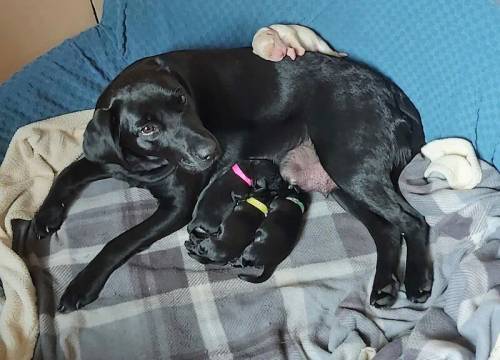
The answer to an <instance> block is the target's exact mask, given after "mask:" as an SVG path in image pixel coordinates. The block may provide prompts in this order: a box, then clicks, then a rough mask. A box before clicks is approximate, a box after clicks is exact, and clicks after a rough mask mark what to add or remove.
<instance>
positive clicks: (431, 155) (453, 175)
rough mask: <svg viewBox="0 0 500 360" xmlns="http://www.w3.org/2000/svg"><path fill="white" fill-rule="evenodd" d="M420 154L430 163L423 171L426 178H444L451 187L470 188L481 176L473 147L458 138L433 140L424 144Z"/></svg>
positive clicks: (477, 182)
mask: <svg viewBox="0 0 500 360" xmlns="http://www.w3.org/2000/svg"><path fill="white" fill-rule="evenodd" d="M421 152H422V154H423V155H424V156H425V157H426V158H428V159H429V160H430V161H431V163H430V165H429V166H428V167H427V169H426V170H425V172H424V176H425V177H426V178H428V177H432V176H436V177H439V178H443V179H446V180H447V181H448V184H450V187H451V188H452V189H472V188H474V187H475V186H476V185H477V184H479V182H480V181H481V178H482V173H481V167H480V166H479V161H478V159H477V157H476V152H475V151H474V147H473V146H472V144H471V143H470V142H468V141H467V140H465V139H460V138H448V139H440V140H434V141H431V142H430V143H428V144H426V145H424V146H423V147H422V149H421Z"/></svg>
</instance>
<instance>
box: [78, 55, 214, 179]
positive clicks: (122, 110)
mask: <svg viewBox="0 0 500 360" xmlns="http://www.w3.org/2000/svg"><path fill="white" fill-rule="evenodd" d="M83 148H84V153H85V156H86V157H87V158H88V159H89V160H92V161H96V162H101V163H113V164H118V165H120V166H122V167H124V168H126V169H128V170H130V171H132V172H133V171H134V170H149V169H153V168H157V167H159V166H164V165H166V164H168V165H171V166H180V167H182V168H185V169H186V170H188V171H190V172H201V171H204V170H206V169H208V168H209V167H210V166H211V165H212V164H213V162H214V161H215V160H216V159H217V158H218V156H219V155H220V152H221V151H220V147H219V144H218V142H217V140H216V139H215V137H214V136H213V135H212V134H211V133H210V132H209V131H208V130H207V129H206V128H205V127H204V126H203V124H202V122H201V120H200V118H199V117H198V114H197V112H196V106H195V103H194V99H193V98H192V97H191V94H190V91H189V88H188V87H187V86H186V85H185V84H184V81H183V80H182V78H181V76H180V75H179V74H177V73H175V72H173V71H171V70H170V69H169V67H168V66H166V65H165V64H164V63H163V62H162V61H161V59H159V58H148V59H145V60H140V61H138V62H136V63H135V64H133V65H131V66H130V67H128V68H127V69H125V70H124V71H123V72H122V73H121V74H120V75H119V76H118V77H117V78H116V79H115V80H113V81H112V82H111V84H110V85H109V86H108V87H107V88H106V90H105V91H104V92H103V94H102V95H101V97H100V98H99V100H98V102H97V106H96V110H95V113H94V117H93V118H92V120H91V121H90V123H89V125H88V126H87V129H86V131H85V135H84V144H83Z"/></svg>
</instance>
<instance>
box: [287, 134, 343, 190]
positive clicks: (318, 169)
mask: <svg viewBox="0 0 500 360" xmlns="http://www.w3.org/2000/svg"><path fill="white" fill-rule="evenodd" d="M280 173H281V176H282V177H283V179H285V180H286V181H287V182H288V183H289V184H291V185H296V186H298V187H300V188H301V189H302V190H304V191H307V192H310V191H319V192H321V193H322V194H323V195H325V196H326V195H328V194H329V193H330V192H332V191H333V190H334V189H335V188H336V187H337V186H336V184H335V182H334V181H333V180H332V178H331V177H330V176H329V175H328V173H327V172H326V171H325V169H324V168H323V166H322V165H321V163H320V161H319V158H318V155H317V154H316V150H315V149H314V145H313V143H312V142H311V140H310V139H309V138H308V139H306V140H305V141H303V142H302V143H300V144H299V145H297V146H296V147H295V148H293V149H292V150H290V151H288V152H287V153H286V155H285V157H284V158H283V160H281V162H280Z"/></svg>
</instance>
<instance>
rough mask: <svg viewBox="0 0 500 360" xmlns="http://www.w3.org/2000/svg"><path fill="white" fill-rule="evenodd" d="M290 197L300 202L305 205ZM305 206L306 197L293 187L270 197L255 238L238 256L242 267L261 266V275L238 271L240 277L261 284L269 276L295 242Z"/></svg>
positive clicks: (298, 234) (306, 202) (288, 253)
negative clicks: (269, 202) (271, 199)
mask: <svg viewBox="0 0 500 360" xmlns="http://www.w3.org/2000/svg"><path fill="white" fill-rule="evenodd" d="M290 198H292V199H296V200H297V201H299V202H300V203H302V205H303V206H304V208H303V209H302V208H301V207H300V205H298V204H297V203H295V202H293V201H291V200H290ZM308 205H309V199H308V196H306V194H304V193H301V192H296V191H295V190H293V189H290V190H289V191H286V192H282V193H280V194H279V196H277V197H275V198H274V199H273V201H272V202H271V205H270V206H269V214H268V215H267V217H266V218H265V219H264V221H263V222H262V224H261V225H260V227H259V228H258V229H257V231H256V232H255V240H254V241H253V242H252V243H251V244H250V245H248V246H247V247H246V249H245V250H244V251H243V254H242V255H241V259H240V263H241V265H242V266H243V267H246V266H254V267H261V266H262V267H264V269H263V271H262V274H261V275H259V276H255V275H247V274H240V275H238V277H239V278H240V279H242V280H245V281H248V282H251V283H261V282H264V281H266V280H267V279H269V278H270V277H271V275H272V274H273V272H274V270H275V269H276V267H277V266H278V265H279V264H280V263H281V262H282V261H283V260H285V259H286V258H287V256H288V255H290V253H291V252H292V250H293V248H294V247H295V245H296V244H297V241H298V239H299V236H300V230H301V229H302V220H303V217H304V212H305V211H306V210H307V206H308ZM303 211H304V212H303Z"/></svg>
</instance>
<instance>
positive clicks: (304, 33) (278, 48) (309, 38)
mask: <svg viewBox="0 0 500 360" xmlns="http://www.w3.org/2000/svg"><path fill="white" fill-rule="evenodd" d="M252 48H253V52H254V54H256V55H258V56H260V57H261V58H263V59H265V60H269V61H281V60H283V58H284V57H286V56H288V57H289V58H290V59H292V60H295V58H296V57H297V56H302V55H304V54H305V52H306V51H313V52H319V53H322V54H325V55H330V56H335V57H339V58H342V57H345V56H347V54H346V53H344V52H337V51H335V50H333V49H332V48H331V47H330V46H328V44H327V43H326V42H325V41H324V40H323V39H322V38H321V37H320V36H319V35H318V34H316V33H315V32H314V31H313V30H311V29H309V28H307V27H305V26H301V25H282V24H275V25H270V26H269V27H263V28H261V29H259V30H257V32H256V33H255V35H254V37H253V40H252Z"/></svg>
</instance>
